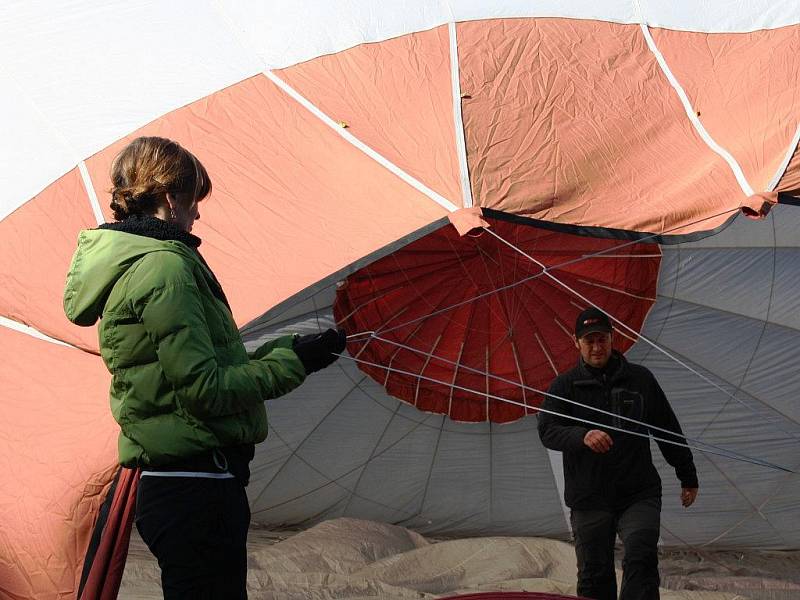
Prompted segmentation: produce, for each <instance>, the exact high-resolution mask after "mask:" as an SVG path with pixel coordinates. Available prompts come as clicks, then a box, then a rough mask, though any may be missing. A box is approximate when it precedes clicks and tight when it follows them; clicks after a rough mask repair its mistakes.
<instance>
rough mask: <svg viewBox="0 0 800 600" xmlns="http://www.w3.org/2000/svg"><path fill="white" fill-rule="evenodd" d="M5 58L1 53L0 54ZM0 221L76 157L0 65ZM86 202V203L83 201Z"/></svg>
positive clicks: (71, 164) (63, 171)
mask: <svg viewBox="0 0 800 600" xmlns="http://www.w3.org/2000/svg"><path fill="white" fill-rule="evenodd" d="M1 37H2V36H0V44H2V43H3V42H2V39H1ZM0 56H5V52H2V53H0ZM0 89H2V90H3V92H2V94H0V131H2V132H3V138H4V143H3V144H0V165H2V166H0V186H2V189H3V194H2V195H0V220H2V219H4V218H5V217H7V216H8V215H9V214H11V213H12V212H14V211H15V210H16V209H17V208H19V206H21V205H22V204H23V203H25V202H27V201H28V200H30V199H31V198H32V197H33V196H34V195H35V194H37V193H39V192H40V191H41V190H42V189H44V187H45V186H46V185H47V184H48V183H50V182H51V181H54V180H56V179H58V178H59V177H61V176H62V175H63V174H64V173H66V172H67V171H69V170H70V168H72V167H74V166H75V164H76V162H77V161H76V158H75V155H74V152H73V151H72V150H71V149H70V148H69V147H68V145H67V143H66V142H65V141H64V140H63V139H62V138H61V136H60V135H59V134H58V133H57V132H56V131H54V129H53V128H52V127H51V125H50V123H49V122H48V121H47V120H46V119H45V118H44V116H43V115H42V114H41V113H40V112H39V111H38V110H37V108H36V107H35V106H33V105H32V104H31V103H30V102H29V101H28V100H27V99H26V97H25V91H24V90H22V89H21V88H20V87H19V86H18V85H17V83H16V81H14V79H13V78H12V77H11V75H10V74H9V72H8V71H7V70H6V69H4V68H3V67H2V66H0ZM87 201H88V200H87Z"/></svg>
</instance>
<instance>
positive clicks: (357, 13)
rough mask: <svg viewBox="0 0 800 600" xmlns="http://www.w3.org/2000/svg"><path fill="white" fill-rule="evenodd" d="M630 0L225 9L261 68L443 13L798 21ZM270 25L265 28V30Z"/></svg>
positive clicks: (425, 23) (712, 24)
mask: <svg viewBox="0 0 800 600" xmlns="http://www.w3.org/2000/svg"><path fill="white" fill-rule="evenodd" d="M640 4H641V7H642V16H641V17H640V14H639V12H638V10H637V7H636V2H635V1H633V0H575V1H573V2H561V1H560V0H539V1H537V2H529V1H526V0H497V1H495V2H484V1H482V0H458V1H456V0H451V1H449V2H444V1H436V0H427V1H420V2H414V3H410V2H403V3H395V2H381V3H378V2H373V1H372V0H348V1H347V2H336V3H330V2H324V1H322V0H303V1H297V2H271V3H263V4H257V3H252V4H251V3H243V2H238V3H231V4H225V7H224V10H225V12H226V13H227V14H228V15H229V16H230V19H231V20H232V21H233V22H235V23H236V27H237V29H238V30H240V31H242V32H243V38H245V39H246V41H247V44H248V45H249V46H250V47H252V48H253V49H254V51H255V52H256V53H257V54H258V55H259V56H260V57H261V58H262V59H263V60H264V63H265V65H266V67H267V68H269V69H273V68H281V67H286V66H288V65H291V64H295V63H298V62H301V61H304V60H308V59H310V58H313V57H315V56H320V55H322V54H329V53H333V52H339V51H341V50H344V49H346V48H349V47H352V46H355V45H358V44H361V43H365V42H376V41H382V40H385V39H389V38H392V37H396V36H399V35H403V34H405V33H409V32H412V31H422V30H426V29H431V28H433V27H437V26H439V25H442V24H444V23H448V22H450V21H471V20H479V19H499V18H512V17H566V18H576V19H597V20H602V21H612V22H616V23H639V22H640V20H641V19H642V17H643V18H644V20H645V22H647V23H650V24H651V25H657V26H658V27H666V28H670V29H681V30H691V31H709V32H727V31H730V32H733V31H753V30H755V29H766V28H775V27H782V26H784V25H790V24H793V23H798V22H800V14H798V10H797V5H796V3H795V1H794V0H779V1H777V2H769V1H768V0H758V1H756V2H736V3H735V6H734V7H731V2H730V0H705V1H704V2H702V3H700V4H699V5H698V3H697V2H692V1H691V0H676V1H673V2H669V3H663V2H655V1H652V0H651V1H650V2H640ZM265 32H269V35H265Z"/></svg>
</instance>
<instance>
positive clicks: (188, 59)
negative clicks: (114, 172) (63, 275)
mask: <svg viewBox="0 0 800 600" xmlns="http://www.w3.org/2000/svg"><path fill="white" fill-rule="evenodd" d="M799 13H800V11H798V9H797V4H796V0H780V1H775V2H772V1H769V0H757V1H752V2H747V3H744V2H736V3H734V6H733V7H731V2H730V1H726V0H705V1H704V2H702V3H700V4H698V3H697V2H691V1H690V0H680V1H673V2H669V3H663V2H654V1H650V2H643V3H642V16H643V18H644V19H645V20H646V21H647V22H648V23H650V24H651V25H657V26H659V27H668V28H674V29H687V30H700V31H715V32H722V31H750V30H754V29H759V28H769V27H780V26H783V25H788V24H791V23H797V22H800V14H799ZM504 17H569V18H582V19H600V20H605V21H614V22H620V23H636V22H639V20H640V17H639V13H638V11H637V9H636V3H635V2H632V1H627V0H580V1H576V2H570V3H563V2H560V1H558V0H541V1H539V2H536V3H530V2H526V1H523V0H502V1H499V2H491V3H487V2H480V1H479V0H464V1H459V2H455V1H450V2H445V1H443V0H438V1H437V0H421V1H418V2H415V3H408V2H404V3H395V2H381V3H376V2H373V1H372V0H349V1H348V2H336V3H331V2H323V1H321V0H301V1H295V0H293V1H291V2H290V1H289V0H283V1H280V2H256V1H250V2H223V1H219V2H213V1H211V0H205V1H204V2H194V1H190V0H176V1H175V2H158V1H156V0H150V1H146V2H135V3H131V2H124V1H122V0H111V1H107V2H106V1H103V2H101V1H99V0H90V1H84V2H70V3H53V2H48V1H46V0H38V1H30V2H29V1H22V0H18V1H12V2H5V3H3V6H2V8H0V56H2V58H3V60H2V67H1V68H0V84H2V86H3V91H4V94H3V99H2V100H0V109H2V110H0V130H2V131H3V132H4V133H6V134H7V135H8V134H11V135H10V136H9V138H8V139H13V140H15V142H16V143H15V144H14V145H11V144H9V145H8V147H9V149H8V150H6V151H4V153H3V155H0V158H2V159H3V160H4V162H3V176H2V179H0V183H1V184H2V185H3V189H4V194H3V198H2V200H0V219H2V218H4V217H5V216H7V215H8V214H10V213H11V212H13V211H14V210H15V209H16V208H17V207H19V206H20V205H21V204H23V203H24V202H26V201H28V200H29V199H30V198H31V197H33V196H34V195H36V194H37V193H38V192H40V191H41V190H42V189H44V187H46V186H47V185H48V184H49V183H51V182H52V181H53V180H55V179H56V178H57V177H59V176H60V175H63V174H64V173H66V172H67V171H68V170H69V169H71V168H72V167H74V166H75V165H76V164H77V163H78V162H80V161H81V160H84V159H85V158H87V157H89V156H91V155H92V154H94V153H95V152H97V151H99V150H101V149H102V148H104V147H106V146H107V145H109V144H111V143H113V142H114V141H116V140H117V139H119V138H120V137H123V136H125V135H127V134H129V133H131V132H132V131H134V130H136V129H137V128H139V127H141V126H143V125H145V124H146V123H148V122H150V121H152V120H153V119H156V118H157V117H160V116H161V115H163V114H165V113H168V112H169V111H171V110H174V109H176V108H178V107H180V106H183V105H185V104H188V103H190V102H193V101H195V100H197V99H199V98H202V97H204V96H206V95H208V94H210V93H212V92H215V91H217V90H220V89H222V88H224V87H226V86H229V85H232V84H234V83H236V82H238V81H241V80H242V79H245V78H247V77H250V76H252V75H255V74H257V73H259V72H260V71H262V70H264V69H274V68H280V67H286V66H289V65H292V64H295V63H298V62H301V61H305V60H309V59H311V58H314V57H316V56H320V55H323V54H328V53H333V52H339V51H341V50H345V49H347V48H350V47H352V46H356V45H358V44H362V43H367V42H376V41H382V40H385V39H389V38H392V37H396V36H400V35H404V34H407V33H411V32H414V31H421V30H427V29H431V28H433V27H436V26H439V25H442V24H444V23H448V22H451V21H464V20H474V19H487V18H504ZM32 40H37V41H36V42H33V41H32Z"/></svg>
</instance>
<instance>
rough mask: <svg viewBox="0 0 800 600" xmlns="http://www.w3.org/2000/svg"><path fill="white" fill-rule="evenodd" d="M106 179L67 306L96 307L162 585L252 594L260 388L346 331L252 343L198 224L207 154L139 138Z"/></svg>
mask: <svg viewBox="0 0 800 600" xmlns="http://www.w3.org/2000/svg"><path fill="white" fill-rule="evenodd" d="M111 181H112V185H113V189H112V200H111V208H112V210H113V211H114V218H115V219H116V222H115V223H108V224H104V225H101V226H100V227H98V228H97V229H92V230H86V231H82V232H81V233H80V236H79V238H78V249H77V250H76V252H75V255H74V257H73V260H72V265H71V267H70V271H69V274H68V277H67V285H66V289H65V291H64V309H65V312H66V314H67V317H68V318H69V319H70V320H71V321H73V322H74V323H76V324H78V325H83V326H91V325H94V324H95V323H96V322H97V320H98V319H100V325H99V337H100V352H101V354H102V357H103V360H104V361H105V364H106V366H107V367H108V369H109V371H110V372H111V374H112V381H111V390H110V397H111V410H112V413H113V415H114V418H115V419H116V421H117V423H119V426H120V435H119V460H120V464H121V465H122V466H124V467H131V468H135V467H138V468H141V469H142V472H141V475H142V477H141V480H140V483H139V489H138V493H137V499H136V526H137V529H138V530H139V532H140V534H141V536H142V538H143V539H144V541H145V543H147V545H148V547H149V548H150V550H151V551H152V552H153V554H154V555H155V556H156V558H157V559H158V563H159V566H160V567H161V579H162V587H163V590H164V597H165V598H166V599H172V598H226V599H227V598H231V599H236V598H246V597H247V591H246V581H247V553H246V546H245V544H246V539H247V529H248V525H249V522H250V509H249V505H248V502H247V496H246V494H245V486H246V485H247V482H248V479H249V476H250V471H249V463H250V460H251V459H252V458H253V454H254V446H255V444H256V443H258V442H261V441H263V440H264V439H265V438H266V436H267V414H266V410H265V407H264V400H267V399H269V398H275V397H277V396H281V395H283V394H286V393H288V392H290V391H291V390H292V389H294V388H295V387H297V386H298V385H300V384H301V383H302V382H303V380H304V379H305V377H306V375H308V374H309V373H312V372H314V371H317V370H319V369H322V368H324V367H326V366H328V365H330V364H331V363H332V362H333V361H334V360H336V358H337V357H336V354H338V353H341V352H342V351H343V350H344V347H345V335H344V332H343V331H334V330H331V329H329V330H328V331H326V332H325V333H322V334H319V335H313V336H302V337H299V336H285V337H281V338H278V339H276V340H273V341H272V342H270V343H268V344H266V345H264V346H262V347H260V348H258V350H256V351H255V352H254V353H253V354H252V355H248V353H247V351H246V350H245V347H244V345H243V344H242V340H241V337H240V335H239V331H238V329H237V327H236V323H235V322H234V320H233V317H232V315H231V311H230V306H229V305H228V301H227V299H226V298H225V294H224V293H223V291H222V288H221V287H220V284H219V282H218V281H217V279H216V277H215V276H214V274H213V273H212V272H211V269H210V268H209V267H208V265H207V264H206V262H205V261H204V260H203V258H202V256H201V255H200V253H199V252H198V246H199V245H200V239H199V238H198V237H196V236H194V235H192V233H191V230H192V225H193V224H194V221H195V220H196V219H199V218H200V213H199V209H198V205H199V203H200V201H201V200H203V199H204V198H206V197H207V196H208V194H209V193H210V192H211V180H210V179H209V177H208V173H207V172H206V170H205V168H204V167H203V165H202V164H201V163H200V161H198V160H197V158H196V157H195V156H194V155H192V154H191V153H190V152H189V151H187V150H186V149H184V148H183V147H181V146H180V145H179V144H177V143H176V142H174V141H171V140H167V139H164V138H157V137H145V138H137V139H135V140H134V141H133V142H131V143H130V144H129V145H128V146H127V147H125V148H124V149H123V150H122V151H121V152H120V153H119V154H118V155H117V157H116V158H115V160H114V162H113V164H112V167H111Z"/></svg>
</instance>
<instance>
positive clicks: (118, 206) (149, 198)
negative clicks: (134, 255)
mask: <svg viewBox="0 0 800 600" xmlns="http://www.w3.org/2000/svg"><path fill="white" fill-rule="evenodd" d="M111 184H112V186H113V187H112V189H111V190H110V192H111V210H113V211H114V218H115V219H116V220H117V221H123V220H125V219H127V218H128V217H130V216H131V215H151V214H153V213H155V211H156V210H157V209H158V206H159V205H160V204H161V203H162V202H163V201H164V195H165V194H167V193H170V194H177V193H184V194H191V195H192V197H193V198H195V199H197V200H198V201H200V200H202V199H203V198H205V197H206V196H208V195H209V194H210V193H211V179H210V178H209V177H208V172H206V169H205V167H203V165H202V164H201V163H200V161H199V160H197V157H195V156H194V154H192V153H191V152H189V151H188V150H186V149H185V148H183V147H182V146H181V145H180V144H179V143H178V142H173V141H172V140H168V139H166V138H161V137H139V138H136V139H135V140H133V141H132V142H131V143H130V144H128V145H127V146H125V148H123V149H122V151H121V152H120V153H119V154H117V156H116V158H114V162H113V163H112V164H111Z"/></svg>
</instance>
